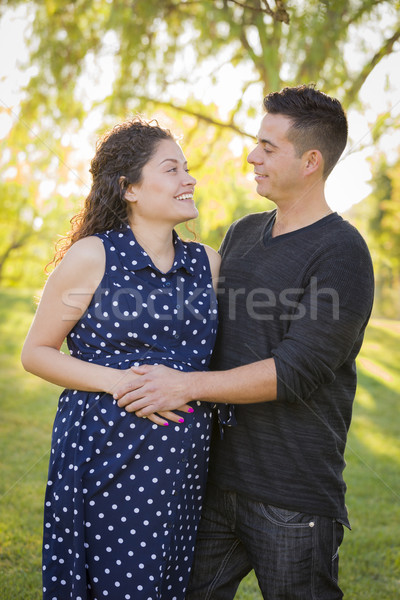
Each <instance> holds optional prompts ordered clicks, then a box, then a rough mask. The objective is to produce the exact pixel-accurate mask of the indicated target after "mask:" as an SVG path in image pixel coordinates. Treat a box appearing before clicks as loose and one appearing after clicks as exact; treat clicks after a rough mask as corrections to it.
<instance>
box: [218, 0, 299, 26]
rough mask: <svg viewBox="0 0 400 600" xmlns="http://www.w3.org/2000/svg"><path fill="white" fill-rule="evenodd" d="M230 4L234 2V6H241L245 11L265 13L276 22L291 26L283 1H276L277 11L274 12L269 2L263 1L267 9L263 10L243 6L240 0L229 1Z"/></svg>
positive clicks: (256, 7) (246, 5)
mask: <svg viewBox="0 0 400 600" xmlns="http://www.w3.org/2000/svg"><path fill="white" fill-rule="evenodd" d="M227 1H228V2H232V3H233V4H236V5H237V6H240V7H241V8H243V9H244V10H246V9H247V10H252V11H253V12H258V13H265V14H266V15H269V16H270V17H272V18H273V19H274V21H283V23H286V24H289V21H290V19H289V15H288V13H287V11H286V7H285V3H284V1H283V0H275V4H276V10H275V11H274V10H272V8H271V7H270V5H269V4H268V0H262V2H263V4H264V7H265V8H261V6H260V7H258V6H249V5H248V4H243V3H242V2H239V1H238V0H227Z"/></svg>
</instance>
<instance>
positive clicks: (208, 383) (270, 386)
mask: <svg viewBox="0 0 400 600" xmlns="http://www.w3.org/2000/svg"><path fill="white" fill-rule="evenodd" d="M188 382H189V389H190V391H189V393H190V396H191V399H192V400H202V401H205V402H218V403H224V402H229V403H232V404H252V403H256V402H267V401H270V400H276V396H277V378H276V368H275V361H274V359H273V358H269V359H266V360H261V361H258V362H255V363H251V364H249V365H244V366H241V367H236V368H235V369H230V370H227V371H208V372H206V373H204V372H196V373H188Z"/></svg>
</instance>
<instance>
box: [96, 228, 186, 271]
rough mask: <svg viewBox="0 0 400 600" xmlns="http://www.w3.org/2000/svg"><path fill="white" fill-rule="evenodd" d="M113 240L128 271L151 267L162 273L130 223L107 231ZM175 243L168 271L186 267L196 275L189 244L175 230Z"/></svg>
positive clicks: (173, 233)
mask: <svg viewBox="0 0 400 600" xmlns="http://www.w3.org/2000/svg"><path fill="white" fill-rule="evenodd" d="M107 234H108V236H109V238H110V239H111V241H113V242H114V244H115V247H116V248H118V250H119V256H120V259H121V263H122V266H123V268H124V269H125V270H126V271H138V270H140V269H145V268H146V267H150V268H151V269H153V270H155V271H158V272H159V273H161V271H160V269H158V268H157V267H156V266H155V264H154V263H153V261H152V260H151V258H150V256H149V255H148V254H147V252H146V251H145V250H144V248H143V247H142V246H141V245H140V244H139V242H138V241H137V239H136V238H135V235H134V233H133V231H132V229H131V228H130V226H129V225H127V224H123V225H121V227H120V228H119V229H115V230H112V231H107ZM172 235H173V243H174V246H175V259H174V263H173V265H172V267H171V269H170V270H169V271H168V273H174V272H175V271H177V270H178V269H185V271H186V272H187V273H189V274H190V275H194V274H195V272H194V268H193V265H192V262H191V257H190V255H189V252H188V245H187V244H186V243H185V242H182V240H181V239H180V237H179V236H178V234H177V233H176V231H175V230H173V232H172Z"/></svg>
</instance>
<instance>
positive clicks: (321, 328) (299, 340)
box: [272, 244, 374, 402]
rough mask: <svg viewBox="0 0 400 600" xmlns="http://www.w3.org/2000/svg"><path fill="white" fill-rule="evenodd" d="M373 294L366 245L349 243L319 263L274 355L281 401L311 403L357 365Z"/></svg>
mask: <svg viewBox="0 0 400 600" xmlns="http://www.w3.org/2000/svg"><path fill="white" fill-rule="evenodd" d="M373 291H374V280H373V270H372V263H371V259H370V256H369V252H368V249H367V248H366V247H360V246H359V245H354V244H353V245H352V244H349V245H348V246H347V247H346V248H344V247H341V248H340V249H338V248H336V250H331V251H330V252H327V253H326V254H325V255H324V256H321V257H320V258H319V259H318V260H317V261H316V262H315V264H314V266H313V268H312V269H310V272H309V273H308V277H307V285H306V286H305V288H304V290H301V291H300V295H299V299H298V302H297V303H296V305H295V308H294V310H293V311H292V312H291V313H288V314H287V315H281V318H287V319H288V323H289V325H288V328H287V330H286V334H285V335H284V337H283V339H282V341H281V342H280V343H279V344H278V346H277V347H276V348H275V349H273V351H272V355H273V357H274V360H275V365H276V371H277V379H278V381H277V399H278V400H287V401H290V402H294V401H297V400H300V399H301V400H307V399H308V398H309V397H310V396H311V394H313V393H314V392H315V391H316V390H317V389H318V388H319V387H320V386H321V385H324V384H329V383H331V382H333V381H334V380H335V377H336V373H337V371H338V370H339V369H340V368H341V367H342V366H343V365H344V363H346V362H348V363H349V364H350V365H352V363H353V362H354V359H355V357H356V355H357V354H358V351H359V349H360V347H361V343H362V338H363V334H364V329H365V327H366V324H367V322H368V319H369V316H370V313H371V309H372V303H373ZM292 305H294V303H293V302H292ZM350 368H354V366H353V367H350Z"/></svg>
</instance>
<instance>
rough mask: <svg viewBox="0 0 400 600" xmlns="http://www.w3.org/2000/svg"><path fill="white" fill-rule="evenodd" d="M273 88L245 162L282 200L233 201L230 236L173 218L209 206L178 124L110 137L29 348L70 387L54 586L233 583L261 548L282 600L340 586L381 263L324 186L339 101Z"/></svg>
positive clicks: (162, 588) (63, 413) (341, 129)
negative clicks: (352, 451)
mask: <svg viewBox="0 0 400 600" xmlns="http://www.w3.org/2000/svg"><path fill="white" fill-rule="evenodd" d="M264 108H265V111H266V114H265V116H264V118H263V119H262V121H261V125H260V129H259V131H258V134H257V143H256V146H255V148H254V149H253V150H252V151H251V153H250V154H249V156H248V162H249V163H250V164H251V165H253V167H254V172H255V179H256V182H257V192H258V194H260V195H261V196H263V197H267V198H269V199H270V200H272V201H274V202H275V203H276V207H277V208H276V209H275V210H271V211H268V212H263V213H258V214H250V215H248V216H246V217H244V218H242V219H240V220H239V221H237V222H235V223H234V224H233V225H232V226H231V227H230V229H229V230H228V232H227V234H226V236H225V239H224V241H223V243H222V246H221V248H220V251H219V254H218V253H217V252H215V251H214V250H213V249H211V248H208V247H206V246H203V245H202V244H199V243H195V242H184V241H182V240H181V239H180V238H179V237H178V236H177V235H176V233H175V231H174V227H175V226H176V225H177V224H178V223H181V222H185V221H187V220H190V219H193V218H195V217H196V216H197V209H196V208H195V205H194V202H193V192H194V187H195V183H196V181H195V179H194V178H193V177H192V176H191V175H190V174H189V172H188V169H187V163H186V160H185V157H184V155H183V153H182V150H181V148H180V147H179V145H178V144H177V143H176V141H175V140H174V138H173V136H172V135H171V133H170V132H169V131H168V130H165V129H162V128H160V127H159V126H158V125H154V124H152V123H147V122H145V121H143V120H140V119H135V120H133V121H130V122H127V123H123V124H122V125H119V126H117V127H115V128H114V129H113V130H112V131H111V132H109V133H108V134H107V135H106V136H104V137H103V138H102V139H101V140H100V142H99V144H98V146H97V152H96V155H95V157H94V159H93V161H92V163H91V174H92V176H93V184H92V188H91V191H90V193H89V196H88V197H87V199H86V202H85V206H84V208H83V210H82V211H81V213H80V214H79V215H78V216H77V217H76V218H75V220H74V228H73V232H72V234H71V235H70V237H69V241H68V251H67V252H66V251H64V252H63V253H61V254H62V260H61V262H59V264H58V266H57V268H56V269H55V270H54V271H53V273H52V274H51V276H50V277H49V280H48V282H47V284H46V286H45V289H44V292H43V296H42V300H41V302H40V304H39V307H38V310H37V314H36V316H35V319H34V322H33V324H32V327H31V329H30V331H29V333H28V336H27V339H26V342H25V345H24V349H23V353H22V360H23V364H24V366H25V368H26V369H27V370H28V371H31V372H32V373H35V374H36V375H38V376H40V377H42V378H44V379H46V380H47V381H50V382H52V383H55V384H57V385H60V386H62V387H64V388H65V390H64V391H63V393H62V394H61V396H60V400H59V406H58V410H57V414H56V418H55V423H54V429H53V438H52V449H51V457H50V467H49V481H48V486H47V492H46V499H45V518H44V541H43V587H44V596H43V597H44V599H45V600H67V599H68V600H89V599H90V600H104V599H106V600H157V599H160V600H184V599H185V598H187V599H188V600H207V599H209V600H229V599H232V598H233V597H234V595H235V592H236V589H237V587H238V585H239V583H240V581H241V579H242V578H243V577H244V576H245V575H246V574H247V573H248V572H249V571H250V570H251V569H254V570H255V573H256V576H257V580H258V583H259V586H260V589H261V591H262V594H263V597H264V598H266V599H268V600H283V599H285V600H311V599H315V600H338V599H340V598H342V597H343V594H342V592H341V590H340V588H339V585H338V549H339V546H340V543H341V541H342V537H343V526H347V527H349V521H348V516H347V511H346V507H345V501H344V496H345V489H346V486H345V483H344V481H343V477H342V472H343V469H344V466H345V463H344V450H345V445H346V436H347V431H348V428H349V425H350V420H351V412H352V403H353V399H354V394H355V388H356V372H355V358H356V356H357V354H358V352H359V350H360V347H361V344H362V339H363V335H364V330H365V327H366V324H367V322H368V318H369V315H370V312H371V307H372V301H373V272H372V265H371V260H370V256H369V252H368V249H367V247H366V245H365V243H364V241H363V239H362V238H361V236H360V235H359V233H358V232H357V231H356V230H355V229H354V227H352V226H351V225H350V224H349V223H348V222H346V221H344V220H343V219H342V218H341V217H340V216H339V215H338V214H336V213H334V212H332V211H331V210H330V208H329V206H328V205H327V203H326V201H325V197H324V185H325V181H326V178H327V176H328V175H329V173H330V172H331V170H332V169H333V167H334V166H335V164H336V162H337V161H338V159H339V157H340V155H341V153H342V152H343V150H344V148H345V145H346V141H347V121H346V116H345V114H344V112H343V109H342V107H341V105H340V103H339V102H338V101H337V100H336V99H333V98H330V97H329V96H327V95H325V94H323V93H322V92H320V91H317V90H316V89H314V87H313V86H298V87H294V88H285V89H283V90H282V91H280V92H275V93H271V94H269V95H268V96H267V97H266V98H265V99H264ZM221 259H222V260H221ZM220 261H221V265H220ZM218 281H219V283H218ZM217 287H218V311H217V304H216V294H215V291H214V289H213V288H217ZM65 338H67V340H68V347H69V351H70V353H69V354H68V355H66V354H63V353H61V352H60V348H61V345H62V343H63V341H64V339H65ZM209 369H210V370H209ZM209 458H210V462H209V465H208V460H209ZM208 467H209V468H208ZM207 471H208V475H207ZM206 480H207V485H206ZM200 517H201V518H200Z"/></svg>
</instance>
